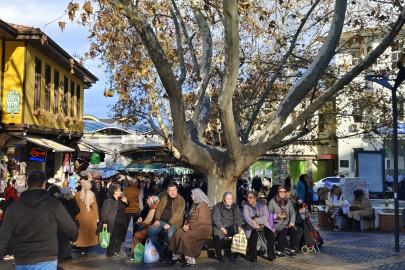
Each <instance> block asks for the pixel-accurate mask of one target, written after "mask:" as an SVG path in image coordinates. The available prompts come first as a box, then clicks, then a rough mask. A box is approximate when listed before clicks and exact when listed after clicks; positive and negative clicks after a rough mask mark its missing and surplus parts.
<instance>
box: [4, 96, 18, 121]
mask: <svg viewBox="0 0 405 270" xmlns="http://www.w3.org/2000/svg"><path fill="white" fill-rule="evenodd" d="M20 103H21V95H20V92H18V91H17V90H14V89H13V90H11V91H9V92H8V93H7V96H6V113H9V114H11V117H12V118H14V114H17V113H19V112H20Z"/></svg>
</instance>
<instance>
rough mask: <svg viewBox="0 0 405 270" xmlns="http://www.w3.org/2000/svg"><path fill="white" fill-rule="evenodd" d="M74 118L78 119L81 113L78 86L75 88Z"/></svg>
mask: <svg viewBox="0 0 405 270" xmlns="http://www.w3.org/2000/svg"><path fill="white" fill-rule="evenodd" d="M76 98H77V102H76V118H77V119H80V116H81V112H80V98H81V93H80V84H77V86H76Z"/></svg>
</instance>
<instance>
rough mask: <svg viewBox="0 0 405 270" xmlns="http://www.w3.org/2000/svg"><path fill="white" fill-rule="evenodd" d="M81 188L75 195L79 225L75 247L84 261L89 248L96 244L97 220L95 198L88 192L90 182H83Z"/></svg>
mask: <svg viewBox="0 0 405 270" xmlns="http://www.w3.org/2000/svg"><path fill="white" fill-rule="evenodd" d="M81 187H82V188H81V190H80V191H78V192H76V194H75V197H76V202H77V205H78V206H79V208H80V212H79V214H78V215H76V219H77V220H78V221H79V224H80V226H79V238H78V239H77V242H76V247H78V248H80V258H81V259H84V258H87V257H88V252H89V248H90V247H92V246H95V245H97V244H98V235H96V230H97V223H98V221H99V220H98V207H97V203H96V196H95V195H94V193H93V192H92V191H91V190H90V189H91V183H90V181H88V180H84V181H83V182H82V185H81Z"/></svg>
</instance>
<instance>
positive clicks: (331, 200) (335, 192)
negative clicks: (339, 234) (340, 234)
mask: <svg viewBox="0 0 405 270" xmlns="http://www.w3.org/2000/svg"><path fill="white" fill-rule="evenodd" d="M325 203H326V207H325V213H328V212H329V213H330V214H331V218H330V219H329V222H331V223H332V222H334V223H335V228H334V230H335V231H339V226H338V222H339V211H340V209H342V207H343V205H344V202H343V194H342V189H341V188H340V187H338V186H333V187H332V189H331V190H330V192H329V193H328V199H327V200H326V202H325Z"/></svg>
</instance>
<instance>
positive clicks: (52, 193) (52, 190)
mask: <svg viewBox="0 0 405 270" xmlns="http://www.w3.org/2000/svg"><path fill="white" fill-rule="evenodd" d="M56 192H59V187H58V186H51V187H50V188H49V189H48V195H49V196H51V197H53V198H55V193H56Z"/></svg>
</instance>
